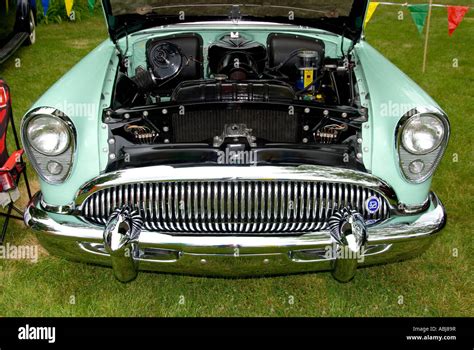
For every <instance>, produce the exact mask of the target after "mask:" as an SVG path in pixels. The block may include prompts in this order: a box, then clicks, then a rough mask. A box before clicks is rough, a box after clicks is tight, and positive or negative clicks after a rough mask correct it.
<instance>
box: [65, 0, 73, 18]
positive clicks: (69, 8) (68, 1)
mask: <svg viewBox="0 0 474 350" xmlns="http://www.w3.org/2000/svg"><path fill="white" fill-rule="evenodd" d="M64 2H65V4H66V13H67V15H68V16H71V11H72V5H73V4H74V0H64Z"/></svg>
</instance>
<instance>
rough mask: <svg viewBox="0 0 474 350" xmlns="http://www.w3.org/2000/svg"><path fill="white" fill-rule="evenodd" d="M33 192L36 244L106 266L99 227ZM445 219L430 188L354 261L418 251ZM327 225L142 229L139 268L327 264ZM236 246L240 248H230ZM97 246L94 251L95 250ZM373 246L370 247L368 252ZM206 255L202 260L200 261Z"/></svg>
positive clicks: (285, 268) (275, 269) (234, 269)
mask: <svg viewBox="0 0 474 350" xmlns="http://www.w3.org/2000/svg"><path fill="white" fill-rule="evenodd" d="M40 198H41V194H40V193H37V194H36V195H35V196H34V198H33V199H32V201H31V202H30V203H29V204H28V206H27V208H26V211H25V223H26V224H27V225H28V226H29V227H31V228H32V229H34V230H36V231H37V237H38V239H39V241H40V242H41V244H42V245H43V246H44V247H45V248H46V249H47V250H48V251H49V252H50V253H52V254H56V255H60V256H63V257H65V258H69V259H73V260H79V261H83V262H89V263H95V264H101V265H106V266H110V265H111V261H110V257H109V256H108V254H106V253H105V250H101V249H102V248H101V247H100V245H101V244H102V245H103V228H102V227H100V226H95V225H91V224H85V223H78V222H72V223H68V222H66V221H67V217H66V218H65V220H66V221H63V220H62V221H61V222H59V221H56V219H53V217H51V216H50V215H49V213H48V212H46V211H44V210H43V209H42V208H41V206H40V205H39V203H40ZM445 223H446V214H445V211H444V207H443V205H442V204H441V202H440V201H439V199H438V198H437V197H436V195H435V194H433V193H431V194H430V209H429V211H427V212H425V213H423V214H418V215H414V216H402V217H396V218H395V217H392V218H390V219H388V220H387V221H386V222H384V223H381V224H378V225H374V226H370V227H368V228H367V233H368V240H367V243H366V247H367V250H366V251H367V254H364V261H362V262H360V263H359V265H358V266H370V265H375V264H381V263H388V262H395V261H400V260H403V259H408V258H411V257H414V256H417V255H419V254H421V253H422V252H423V251H424V250H426V249H427V248H428V247H429V245H430V244H431V242H432V240H433V239H434V238H435V237H436V236H437V235H436V233H437V232H438V231H440V230H441V229H442V228H443V227H444V225H445ZM332 243H333V242H332V240H331V237H330V234H329V231H327V230H326V231H319V232H312V233H307V234H303V235H300V236H266V237H262V236H252V237H250V236H233V235H228V236H218V237H215V236H197V237H196V236H171V235H167V234H163V233H160V232H155V231H146V230H144V231H142V232H141V234H140V238H139V242H138V244H139V249H140V269H141V270H147V271H159V272H167V273H181V274H183V273H184V274H192V275H212V276H255V275H278V274H289V273H301V272H313V271H325V270H328V271H329V270H331V269H332V267H331V264H332V263H331V262H332V259H329V258H327V257H326V258H324V257H323V258H321V256H320V255H321V254H319V255H318V254H316V255H314V257H313V258H311V254H306V255H305V254H303V252H308V251H310V252H311V251H315V252H321V251H322V250H324V249H327V247H329V246H331V245H332ZM236 249H238V251H239V254H237V255H236V254H235V250H236ZM94 250H97V252H94ZM371 252H372V253H371ZM202 259H205V260H206V261H207V264H202V263H201V260H202Z"/></svg>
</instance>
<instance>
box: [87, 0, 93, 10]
mask: <svg viewBox="0 0 474 350" xmlns="http://www.w3.org/2000/svg"><path fill="white" fill-rule="evenodd" d="M88 3H89V10H91V12H92V11H94V7H95V0H88Z"/></svg>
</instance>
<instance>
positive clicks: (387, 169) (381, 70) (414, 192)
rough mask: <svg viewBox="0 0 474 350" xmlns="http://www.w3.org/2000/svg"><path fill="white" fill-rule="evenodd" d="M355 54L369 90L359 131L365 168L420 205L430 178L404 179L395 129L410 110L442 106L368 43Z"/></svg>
mask: <svg viewBox="0 0 474 350" xmlns="http://www.w3.org/2000/svg"><path fill="white" fill-rule="evenodd" d="M355 52H356V55H357V56H358V59H359V62H360V67H359V76H358V78H359V77H360V79H363V83H365V85H366V90H367V91H369V98H368V104H369V105H368V108H369V121H368V123H366V125H365V126H364V128H363V129H362V136H363V141H364V142H363V149H367V150H368V152H364V157H363V159H364V165H365V166H366V168H367V169H368V170H370V171H371V173H372V174H374V175H376V176H378V177H380V178H382V179H384V180H385V181H387V182H388V183H390V184H391V185H392V186H393V188H394V189H395V191H396V192H397V195H398V196H399V198H402V201H403V203H405V204H407V205H416V204H420V203H422V202H423V201H424V200H426V198H427V196H428V193H429V189H430V186H431V178H430V179H428V180H427V181H425V182H423V183H421V184H413V183H410V182H408V181H406V180H405V178H404V177H403V175H402V173H401V171H400V166H399V163H398V151H397V149H396V147H395V144H396V142H395V141H396V140H395V130H396V128H397V125H398V123H399V121H400V119H401V117H402V116H403V115H405V114H406V113H407V112H409V111H411V110H412V109H414V108H420V107H430V108H435V109H439V110H441V107H439V105H438V104H437V103H436V102H435V101H434V100H433V99H432V98H431V97H430V96H429V95H428V94H427V93H426V92H425V91H423V89H421V88H420V87H419V86H418V85H417V84H416V83H415V82H414V81H413V80H411V79H410V78H409V77H408V76H407V75H406V74H405V73H403V72H402V71H401V70H400V69H398V68H397V67H396V66H395V65H394V64H392V63H391V62H390V61H389V60H388V59H386V58H385V57H384V56H383V55H382V54H381V53H380V52H378V51H377V50H375V49H374V48H373V47H372V46H371V45H370V44H368V43H367V42H365V41H362V42H360V43H359V44H358V45H356V46H355ZM374 67H376V69H374ZM367 126H368V127H367Z"/></svg>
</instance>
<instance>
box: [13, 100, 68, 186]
mask: <svg viewBox="0 0 474 350" xmlns="http://www.w3.org/2000/svg"><path fill="white" fill-rule="evenodd" d="M21 136H22V141H23V146H24V147H25V151H26V153H27V155H28V158H29V159H30V161H31V163H32V165H33V167H34V168H35V170H36V171H37V172H38V174H39V175H40V176H41V178H42V179H43V180H44V181H46V182H48V183H51V184H57V183H60V182H63V181H64V180H66V179H67V177H68V176H69V173H70V171H71V168H72V164H73V157H74V151H75V141H76V133H75V129H74V125H73V124H72V122H71V121H70V119H69V118H68V117H67V116H65V115H64V114H63V113H62V112H60V111H58V110H57V109H54V108H49V107H41V108H37V109H34V110H32V111H31V112H30V113H28V114H27V115H26V116H25V118H24V119H23V123H22V132H21Z"/></svg>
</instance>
